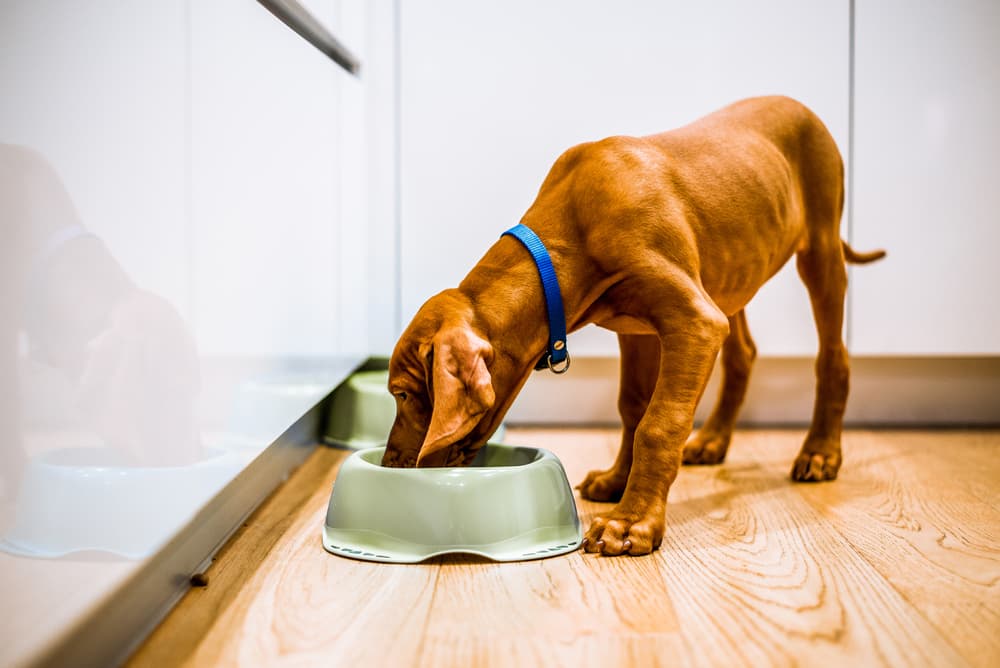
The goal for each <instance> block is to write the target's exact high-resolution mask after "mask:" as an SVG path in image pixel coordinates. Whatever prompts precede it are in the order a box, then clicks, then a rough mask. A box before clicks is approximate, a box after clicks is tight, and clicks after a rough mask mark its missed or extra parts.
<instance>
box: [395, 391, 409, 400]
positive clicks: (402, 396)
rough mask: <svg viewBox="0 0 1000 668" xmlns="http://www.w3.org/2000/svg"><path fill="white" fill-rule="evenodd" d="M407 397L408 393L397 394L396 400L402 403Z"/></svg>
mask: <svg viewBox="0 0 1000 668" xmlns="http://www.w3.org/2000/svg"><path fill="white" fill-rule="evenodd" d="M406 396H407V395H406V392H397V393H396V398H397V399H399V400H400V401H406Z"/></svg>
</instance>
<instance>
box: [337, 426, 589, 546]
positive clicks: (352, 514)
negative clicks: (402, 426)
mask: <svg viewBox="0 0 1000 668" xmlns="http://www.w3.org/2000/svg"><path fill="white" fill-rule="evenodd" d="M384 452H385V448H372V449H369V450H362V451H359V452H355V453H354V454H352V455H351V456H350V457H348V458H347V459H346V460H344V463H343V464H342V465H341V468H340V472H339V473H338V475H337V480H336V482H335V483H334V486H333V493H332V494H331V495H330V504H329V506H328V508H327V514H326V524H325V526H324V528H323V546H324V547H325V548H326V549H327V550H328V551H329V552H332V553H334V554H338V555H341V556H345V557H351V558H354V559H364V560H367V561H384V562H402V563H415V562H418V561H423V560H424V559H428V558H430V557H434V556H437V555H440V554H447V553H454V552H458V553H468V554H476V555H480V556H483V557H487V558H489V559H493V560H494V561H521V560H527V559H540V558H543V557H553V556H556V555H559V554H565V553H567V552H572V551H574V550H576V549H577V547H579V545H580V542H581V540H582V538H583V536H582V533H581V531H580V519H579V518H578V517H577V514H576V502H575V500H574V498H573V490H572V489H570V485H569V481H568V480H567V479H566V472H565V471H564V470H563V467H562V464H561V463H560V462H559V460H558V459H557V458H556V456H555V455H553V454H552V453H551V452H549V451H548V450H542V449H540V448H523V447H516V446H510V445H501V444H497V443H489V444H487V445H486V446H484V447H483V448H482V449H481V450H480V451H479V453H478V454H477V456H476V459H475V461H474V462H473V463H472V465H471V466H468V467H449V468H420V469H415V468H410V469H401V468H388V467H383V466H381V464H380V463H381V461H382V455H383V453H384Z"/></svg>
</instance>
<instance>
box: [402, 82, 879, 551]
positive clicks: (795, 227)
mask: <svg viewBox="0 0 1000 668" xmlns="http://www.w3.org/2000/svg"><path fill="white" fill-rule="evenodd" d="M843 205H844V165H843V161H842V159H841V156H840V152H839V151H838V149H837V145H836V143H835V142H834V140H833V137H831V136H830V133H829V131H828V130H827V128H826V126H824V124H823V123H822V121H820V119H819V118H818V117H817V116H816V115H815V114H814V113H813V112H812V111H810V110H809V109H808V108H806V107H805V106H804V105H802V104H801V103H799V102H797V101H795V100H793V99H790V98H787V97H759V98H751V99H747V100H742V101H740V102H737V103H735V104H732V105H730V106H728V107H725V108H723V109H721V110H719V111H716V112H714V113H712V114H710V115H708V116H706V117H704V118H702V119H700V120H698V121H696V122H694V123H692V124H690V125H687V126H685V127H682V128H679V129H676V130H673V131H670V132H665V133H662V134H657V135H652V136H647V137H627V136H616V137H609V138H607V139H604V140H601V141H597V142H592V143H585V144H581V145H579V146H575V147H573V148H571V149H569V150H568V151H566V152H565V153H564V154H563V155H562V156H560V157H559V159H558V160H557V161H556V162H555V164H554V165H553V167H552V169H551V171H550V172H549V174H548V175H547V177H546V178H545V180H544V182H543V183H542V186H541V188H540V190H539V192H538V196H537V198H536V199H535V201H534V203H533V204H532V205H531V207H530V208H529V209H528V211H527V212H526V213H525V214H524V217H523V219H522V221H521V222H522V223H523V224H524V225H526V226H528V227H530V228H531V229H532V230H534V231H535V232H536V233H537V235H538V236H539V238H540V239H541V240H542V241H543V242H544V244H545V246H546V247H547V249H548V252H549V254H550V256H551V259H552V263H553V266H554V267H555V271H556V274H557V276H558V280H559V283H560V285H561V293H562V298H563V301H564V304H565V315H566V322H567V325H568V328H569V330H570V331H573V330H576V329H579V328H581V327H583V326H584V325H587V324H591V323H593V324H596V325H599V326H601V327H605V328H607V329H610V330H612V331H614V332H616V333H617V334H618V340H619V344H620V348H621V389H620V395H619V400H618V409H619V413H620V415H621V419H622V424H623V431H622V439H621V448H620V451H619V452H618V455H617V458H616V459H615V462H614V463H613V464H612V465H611V467H610V468H609V469H607V470H599V471H593V472H591V473H590V474H589V475H587V477H586V479H585V480H584V481H583V482H582V483H581V484H580V485H579V487H578V489H579V490H580V493H581V496H582V497H583V498H586V499H591V500H594V501H617V505H616V506H615V507H614V508H613V509H611V510H610V511H609V512H606V513H603V514H601V515H600V516H599V517H597V518H595V519H594V520H593V522H592V524H591V526H590V527H589V529H588V530H587V532H586V534H585V537H584V541H583V547H584V549H585V550H586V551H587V552H600V553H602V554H604V555H609V556H610V555H621V554H630V555H641V554H647V553H650V552H652V551H653V550H655V549H657V548H658V547H659V545H660V543H661V541H662V540H663V533H664V524H665V517H664V516H665V510H666V502H667V493H668V491H669V489H670V485H671V484H672V483H673V481H674V479H675V478H676V476H677V472H678V469H679V467H680V466H681V463H682V462H683V463H688V464H718V463H720V462H722V461H723V459H724V458H725V456H726V450H727V448H728V447H729V442H730V438H731V437H732V433H733V428H734V424H735V422H736V417H737V413H738V410H739V408H740V405H741V404H742V402H743V398H744V395H745V393H746V389H747V382H748V379H749V375H750V368H751V365H752V363H753V360H754V357H755V356H756V350H755V347H754V343H753V339H752V338H751V337H750V331H749V329H748V327H747V320H746V315H745V314H744V307H745V306H746V305H747V303H748V302H749V301H750V300H751V298H753V296H754V294H756V292H757V291H758V290H759V289H760V287H761V286H762V285H763V284H764V283H765V282H767V280H768V279H770V278H771V277H772V276H774V275H775V274H776V273H777V272H778V270H779V269H781V268H782V266H784V265H785V263H786V262H787V261H788V260H789V259H790V258H791V257H792V256H793V255H794V256H795V257H796V264H797V268H798V273H799V276H800V277H801V279H802V281H803V283H805V286H806V288H807V290H808V292H809V298H810V302H811V304H812V311H813V316H814V319H815V322H816V329H817V331H818V334H819V353H818V358H817V362H816V378H817V389H816V399H815V408H814V413H813V418H812V424H811V427H810V428H809V432H808V435H807V436H806V438H805V442H804V444H803V446H802V449H801V451H800V453H799V455H798V457H797V459H796V460H795V463H794V465H793V467H792V470H791V477H792V478H793V479H794V480H797V481H823V480H833V479H834V478H836V477H837V471H838V469H839V468H840V464H841V444H840V440H841V429H842V425H843V416H844V409H845V406H846V401H847V393H848V378H849V367H848V355H847V350H846V348H845V346H844V342H843V338H842V326H843V318H844V294H845V292H846V288H847V271H846V266H845V263H867V262H872V261H874V260H877V259H879V258H881V257H883V256H884V255H885V252H884V251H874V252H871V253H859V252H856V251H854V250H853V249H852V248H851V247H850V246H848V244H847V243H846V242H845V241H843V240H842V239H841V236H840V219H841V213H842V211H843ZM547 345H548V326H547V319H546V308H545V301H544V296H543V290H542V286H541V283H540V281H539V275H538V271H537V269H536V266H535V263H534V261H533V259H532V256H531V254H529V253H528V252H527V251H526V249H525V248H524V247H523V246H522V245H521V244H520V243H519V242H518V241H517V240H516V239H512V238H510V237H507V236H504V237H501V238H500V239H499V240H498V241H497V242H496V243H495V244H494V245H493V246H492V247H491V248H490V249H489V250H488V251H487V252H486V255H485V256H484V257H483V258H482V259H481V260H480V261H479V263H478V264H476V266H475V267H474V268H473V269H472V271H470V272H469V274H468V275H467V276H466V277H465V279H464V280H463V281H462V282H461V283H460V284H459V286H458V287H457V288H454V289H449V290H445V291H444V292H441V293H440V294H438V295H436V296H434V297H432V298H431V299H430V300H428V301H427V302H426V303H425V304H424V305H423V306H422V307H421V309H420V310H419V311H418V313H417V314H416V316H415V317H414V318H413V320H412V322H411V323H410V324H409V326H408V327H407V328H406V330H405V331H404V332H403V334H402V336H401V337H400V339H399V341H398V343H397V345H396V347H395V349H394V351H393V354H392V357H391V359H390V363H389V391H390V392H391V393H392V394H393V395H394V396H395V398H396V404H397V414H396V419H395V422H394V423H393V426H392V429H391V432H390V434H389V438H388V442H387V445H386V451H385V455H384V457H383V460H382V463H383V465H385V466H396V467H411V466H456V465H467V464H469V463H470V462H471V461H472V459H473V457H474V456H475V454H476V451H477V450H478V449H479V448H480V447H481V446H482V445H483V444H484V443H485V441H486V439H487V438H488V437H489V435H490V434H492V433H493V431H494V430H495V429H496V428H497V426H498V425H499V424H500V421H501V419H502V418H503V416H504V414H505V413H506V412H507V410H508V408H509V407H510V405H511V403H512V402H513V401H514V398H515V397H516V396H517V394H518V391H519V390H520V389H521V387H522V386H523V384H524V382H525V381H526V380H527V379H528V377H529V376H530V374H531V372H532V370H533V369H534V368H535V364H536V362H537V361H538V360H539V359H540V358H541V357H542V356H543V354H544V353H545V351H546V347H547ZM720 350H721V352H722V366H723V382H722V389H721V393H720V396H719V399H718V403H717V405H716V406H715V408H714V410H713V411H712V413H711V415H710V417H709V418H708V419H707V420H706V422H705V424H704V425H703V426H702V427H701V429H700V430H699V431H698V432H697V433H695V434H694V435H691V432H692V428H693V422H694V412H695V407H696V406H697V404H698V402H699V400H700V398H701V395H702V393H703V391H704V388H705V385H706V382H707V381H708V377H709V374H710V373H711V371H712V368H713V366H714V364H715V360H716V357H717V356H718V354H719V351H720Z"/></svg>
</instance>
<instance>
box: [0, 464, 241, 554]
mask: <svg viewBox="0 0 1000 668" xmlns="http://www.w3.org/2000/svg"><path fill="white" fill-rule="evenodd" d="M254 455H255V453H254V452H252V451H249V450H244V451H230V452H222V453H220V452H219V451H214V452H213V451H210V452H209V457H208V458H206V459H205V460H203V461H201V462H197V463H195V464H191V465H188V466H165V467H137V466H128V465H127V463H126V462H125V461H124V458H123V457H122V455H120V454H119V453H118V452H116V451H115V450H111V449H108V448H66V449H62V450H52V451H49V452H46V453H44V454H42V455H39V456H37V457H34V458H32V459H31V461H30V462H29V463H28V465H27V467H26V469H25V476H24V480H23V484H22V486H21V490H20V492H19V494H18V498H17V508H16V510H15V513H14V522H13V525H12V526H11V528H10V530H9V531H8V532H7V534H6V535H5V536H4V537H3V539H2V540H0V550H3V551H5V552H9V553H12V554H17V555H21V556H28V557H42V558H56V557H61V556H65V555H67V554H70V553H73V552H81V551H88V550H98V551H102V552H111V553H114V554H118V555H120V556H123V557H127V558H130V559H138V558H141V557H144V556H147V555H149V554H151V553H152V552H154V551H155V550H156V548H158V547H159V546H160V545H161V544H162V543H164V542H166V541H167V540H168V539H169V538H171V537H172V536H173V534H174V533H175V532H176V531H177V530H178V529H180V527H181V526H182V525H183V524H185V523H186V522H187V521H189V520H190V519H191V518H192V517H193V516H194V514H195V513H196V512H197V511H198V510H199V509H200V508H201V507H202V506H203V505H204V504H205V503H206V502H207V501H208V500H209V499H210V498H211V497H212V496H214V495H215V494H217V493H218V492H219V491H220V490H221V489H222V488H223V487H224V486H225V485H226V484H227V483H228V482H229V481H230V480H232V479H233V477H234V476H235V475H236V474H237V473H239V472H240V471H241V470H242V469H243V468H244V466H246V464H247V462H248V461H249V460H250V459H252V458H253V456H254Z"/></svg>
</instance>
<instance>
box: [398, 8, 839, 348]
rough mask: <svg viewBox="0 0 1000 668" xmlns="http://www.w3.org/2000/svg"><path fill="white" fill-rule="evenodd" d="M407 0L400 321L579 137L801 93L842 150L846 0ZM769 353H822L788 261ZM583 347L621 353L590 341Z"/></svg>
mask: <svg viewBox="0 0 1000 668" xmlns="http://www.w3.org/2000/svg"><path fill="white" fill-rule="evenodd" d="M435 9H436V10H435V11H428V10H427V8H426V7H424V6H422V5H420V4H419V3H402V5H401V7H400V11H401V95H402V100H401V114H402V117H401V131H402V137H401V147H402V150H401V170H402V172H401V174H402V176H401V179H402V181H401V192H402V315H403V319H404V321H405V320H408V319H409V318H410V317H411V316H412V315H413V313H414V312H415V311H416V310H417V309H418V308H419V306H420V304H421V303H422V302H423V301H424V300H426V299H427V298H428V297H429V296H431V295H432V294H434V293H436V292H438V291H440V290H442V289H444V288H446V287H450V286H454V285H456V284H457V283H458V282H459V281H460V280H461V278H462V276H464V275H465V273H467V272H468V270H469V269H470V268H471V267H472V265H473V264H474V263H475V262H476V261H477V260H478V259H479V258H480V257H481V255H482V253H483V252H484V251H485V250H486V248H488V247H489V246H490V245H491V244H492V243H493V242H494V241H495V240H496V239H497V237H498V236H499V235H500V233H501V232H503V231H504V230H505V229H507V228H508V227H510V226H511V225H513V224H515V223H517V221H518V220H519V219H520V217H521V215H522V214H523V213H524V211H525V210H526V209H527V208H528V206H529V205H530V204H531V202H532V200H533V199H534V197H535V194H536V193H537V191H538V187H539V185H540V184H541V182H542V180H543V178H544V177H545V174H546V173H547V171H548V169H549V168H550V166H551V165H552V163H553V162H554V161H555V159H556V158H557V157H558V156H559V154H560V153H562V152H563V151H564V150H566V149H567V148H569V147H570V146H573V145H575V144H578V143H581V142H584V141H589V140H594V139H600V138H602V137H605V136H609V135H615V134H631V135H643V134H649V133H654V132H661V131H663V130H667V129H670V128H673V127H677V126H680V125H683V124H686V123H688V122H690V121H692V120H694V119H696V118H698V117H700V116H702V115H704V114H706V113H708V112H711V111H713V110H715V109H717V108H719V107H722V106H724V105H726V104H728V103H730V102H733V101H735V100H738V99H740V98H744V97H749V96H754V95H762V94H772V93H784V94H787V95H791V96H793V97H796V98H798V99H800V100H801V101H803V102H805V103H806V104H807V105H809V106H810V107H812V108H813V109H814V110H815V111H816V112H817V113H818V114H819V115H820V116H821V117H822V118H823V119H824V121H825V122H826V123H827V125H828V126H829V127H830V129H831V131H832V132H833V134H834V136H835V137H836V139H837V141H838V143H839V144H840V145H841V147H842V149H844V150H846V146H847V120H848V55H849V54H848V46H849V14H848V3H847V2H843V1H837V2H832V1H831V2H821V3H800V2H794V1H778V0H769V1H767V2H757V3H741V2H735V1H731V2H723V3H711V4H705V3H689V2H645V3H628V4H625V5H620V4H619V5H614V6H612V5H609V4H607V3H602V2H596V1H588V2H576V1H574V2H570V1H568V0H566V1H561V2H544V3H537V2H528V1H527V0H515V1H513V2H508V3H504V4H503V5H502V6H498V7H496V8H494V9H493V10H487V9H484V6H483V5H480V4H477V3H466V2H459V1H458V0H452V1H448V2H442V3H436V5H435ZM750 326H751V329H752V331H753V332H754V335H755V337H756V339H757V342H758V346H759V348H760V349H761V350H762V352H764V353H771V354H801V353H811V352H812V351H814V350H815V345H816V344H815V341H816V335H815V329H814V327H813V324H812V316H811V313H810V310H809V302H808V297H807V295H806V291H805V288H804V287H803V286H802V285H801V284H800V282H799V281H798V277H797V276H796V275H795V270H794V267H788V268H786V270H785V271H783V272H782V273H781V274H780V275H779V276H777V277H775V279H773V280H772V281H771V283H769V284H768V285H767V286H765V288H764V289H763V290H762V291H761V292H760V294H759V295H758V296H757V298H756V299H755V301H754V303H753V304H752V306H751V308H750ZM573 351H574V352H575V353H576V354H577V355H580V354H599V355H600V354H614V353H615V351H616V348H615V343H614V337H612V336H592V335H589V334H588V335H586V340H582V341H581V340H580V339H579V337H578V338H577V341H576V343H575V344H574V346H573Z"/></svg>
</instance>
